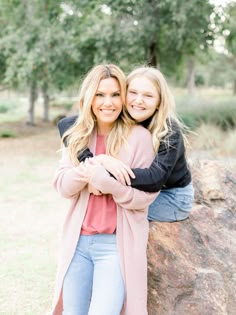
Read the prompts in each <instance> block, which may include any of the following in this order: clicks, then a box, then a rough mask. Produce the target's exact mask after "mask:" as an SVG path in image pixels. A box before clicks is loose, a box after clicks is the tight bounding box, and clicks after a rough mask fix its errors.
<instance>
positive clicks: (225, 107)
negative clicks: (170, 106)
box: [177, 98, 236, 131]
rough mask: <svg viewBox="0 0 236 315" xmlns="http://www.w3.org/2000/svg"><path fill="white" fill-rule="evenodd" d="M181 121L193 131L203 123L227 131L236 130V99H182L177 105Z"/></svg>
mask: <svg viewBox="0 0 236 315" xmlns="http://www.w3.org/2000/svg"><path fill="white" fill-rule="evenodd" d="M177 104H178V106H177V109H178V114H179V116H180V118H181V120H182V121H183V122H184V123H185V124H186V125H187V126H188V127H189V128H190V129H192V130H194V129H196V128H198V127H199V126H200V125H201V124H202V123H205V124H211V125H214V126H217V127H219V128H220V129H222V130H224V131H227V130H231V129H234V128H236V110H235V99H233V98H232V99H231V100H225V101H221V102H219V101H216V102H215V101H209V99H208V100H206V99H205V100H201V99H192V100H187V99H184V100H183V99H182V100H181V104H180V103H177Z"/></svg>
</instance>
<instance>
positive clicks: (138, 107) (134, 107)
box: [131, 105, 145, 110]
mask: <svg viewBox="0 0 236 315" xmlns="http://www.w3.org/2000/svg"><path fill="white" fill-rule="evenodd" d="M131 107H132V108H133V109H136V110H144V109H145V108H144V107H141V106H137V105H131Z"/></svg>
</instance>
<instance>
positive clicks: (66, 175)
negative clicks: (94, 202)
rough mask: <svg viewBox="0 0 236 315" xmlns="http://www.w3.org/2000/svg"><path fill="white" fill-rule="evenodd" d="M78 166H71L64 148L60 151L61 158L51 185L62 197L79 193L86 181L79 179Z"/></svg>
mask: <svg viewBox="0 0 236 315" xmlns="http://www.w3.org/2000/svg"><path fill="white" fill-rule="evenodd" d="M80 175H81V174H80V166H73V165H72V163H71V160H70V158H69V155H68V151H67V149H66V148H64V149H63V151H62V158H61V160H60V162H59V167H58V169H57V170H56V173H55V176H54V179H53V185H54V188H55V189H56V191H57V192H58V193H60V194H61V195H62V197H64V198H71V197H74V196H76V195H79V193H80V191H81V190H82V189H83V188H84V187H85V186H86V185H87V183H85V182H82V181H80Z"/></svg>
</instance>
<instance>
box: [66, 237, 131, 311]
mask: <svg viewBox="0 0 236 315" xmlns="http://www.w3.org/2000/svg"><path fill="white" fill-rule="evenodd" d="M124 297H125V289H124V281H123V278H122V274H121V269H120V260H119V257H118V250H117V245H116V235H115V234H95V235H80V239H79V241H78V244H77V248H76V251H75V254H74V257H73V259H72V261H71V263H70V266H69V269H68V271H67V273H66V276H65V279H64V283H63V315H119V314H120V312H121V309H122V306H123V303H124Z"/></svg>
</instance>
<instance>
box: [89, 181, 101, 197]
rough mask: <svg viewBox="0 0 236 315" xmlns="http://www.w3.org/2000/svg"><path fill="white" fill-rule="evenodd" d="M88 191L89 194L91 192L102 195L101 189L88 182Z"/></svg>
mask: <svg viewBox="0 0 236 315" xmlns="http://www.w3.org/2000/svg"><path fill="white" fill-rule="evenodd" d="M88 191H89V193H90V194H93V195H96V196H100V195H102V193H101V191H100V190H98V189H97V188H95V187H94V186H93V185H91V184H88Z"/></svg>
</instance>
